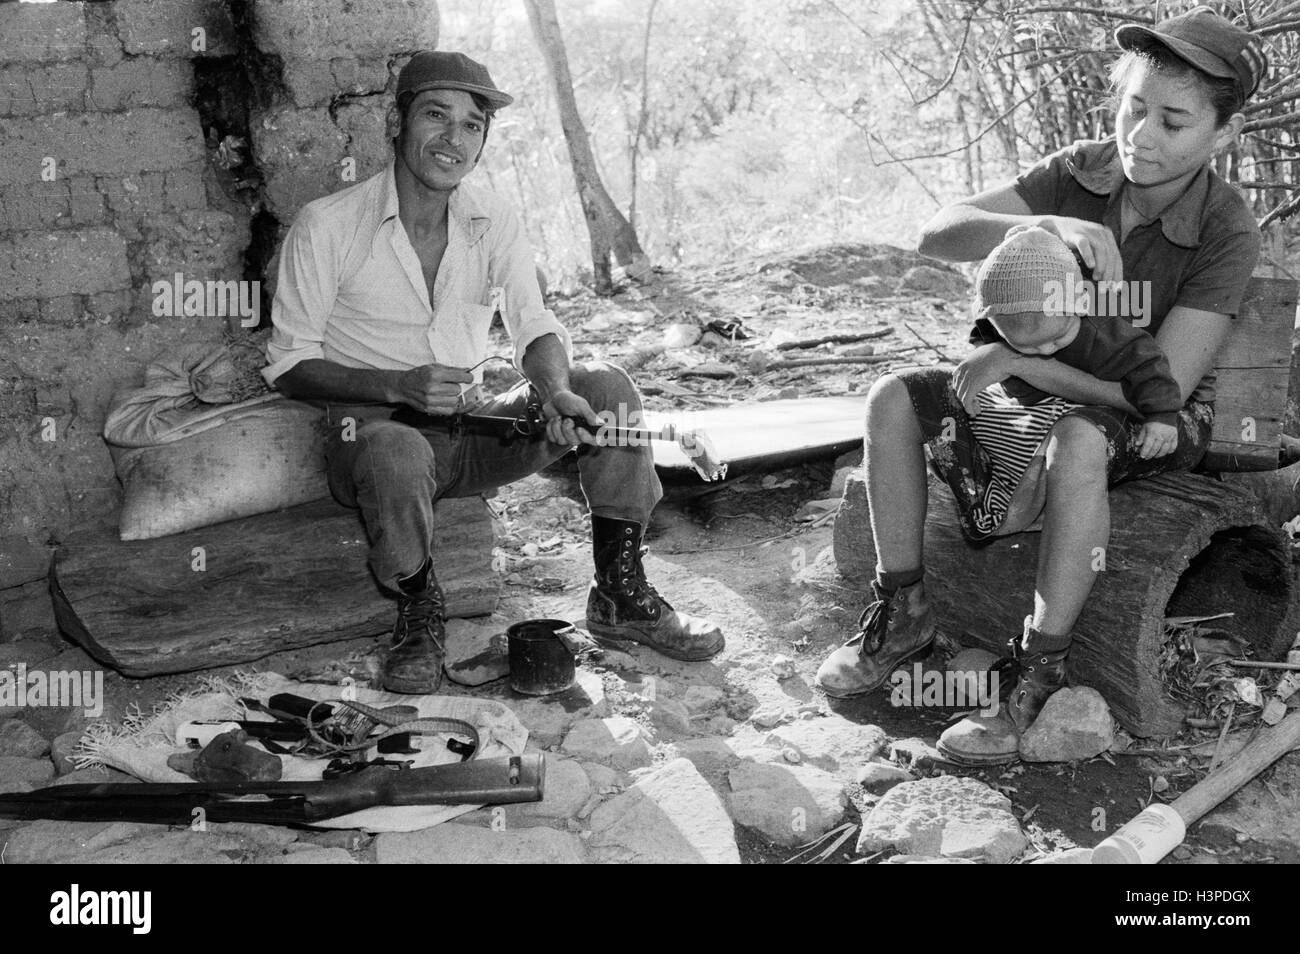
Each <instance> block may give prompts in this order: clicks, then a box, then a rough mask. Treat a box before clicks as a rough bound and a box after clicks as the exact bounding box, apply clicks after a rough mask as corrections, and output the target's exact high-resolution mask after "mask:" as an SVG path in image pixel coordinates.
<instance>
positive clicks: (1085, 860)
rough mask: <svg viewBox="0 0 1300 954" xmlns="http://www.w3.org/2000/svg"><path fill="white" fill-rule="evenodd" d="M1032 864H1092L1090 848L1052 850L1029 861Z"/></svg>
mask: <svg viewBox="0 0 1300 954" xmlns="http://www.w3.org/2000/svg"><path fill="white" fill-rule="evenodd" d="M1030 864H1032V865H1090V864H1092V849H1091V848H1069V849H1067V850H1065V851H1054V852H1052V853H1051V854H1050V855H1047V856H1046V857H1044V858H1038V859H1036V860H1034V861H1031V862H1030Z"/></svg>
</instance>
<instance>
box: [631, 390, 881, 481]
mask: <svg viewBox="0 0 1300 954" xmlns="http://www.w3.org/2000/svg"><path fill="white" fill-rule="evenodd" d="M865 414H866V398H865V396H864V395H851V396H847V397H826V398H794V399H791V400H783V401H762V402H759V403H756V404H738V405H734V406H732V407H723V408H712V409H710V410H707V411H690V412H681V413H672V414H659V413H653V412H647V414H646V423H647V424H648V425H649V426H650V427H654V428H659V427H662V426H663V425H664V424H666V423H668V422H670V421H671V422H673V423H676V424H677V425H678V426H679V427H684V428H693V429H696V430H700V431H704V432H705V433H707V434H708V436H709V439H710V440H711V441H712V442H713V446H714V448H715V449H716V450H717V452H718V456H719V458H720V459H722V460H724V461H726V462H727V464H728V467H729V472H730V473H732V474H737V473H743V472H744V471H745V470H746V469H751V468H753V467H756V466H760V465H761V466H764V467H769V468H773V467H781V466H785V465H787V464H790V463H795V462H797V461H800V460H809V459H815V458H818V457H827V456H833V455H836V454H842V453H844V452H846V451H848V450H852V449H853V448H854V447H858V446H860V445H861V444H862V433H863V417H864V415H865ZM653 446H654V458H655V466H656V467H657V468H659V469H660V470H661V471H663V472H667V473H668V474H670V475H671V474H673V473H678V474H680V473H689V474H694V472H695V471H694V469H693V468H692V466H691V461H690V458H688V457H687V456H686V454H685V453H684V452H683V451H682V449H681V448H680V447H678V446H677V445H675V444H670V443H667V442H664V441H655V442H654V445H653Z"/></svg>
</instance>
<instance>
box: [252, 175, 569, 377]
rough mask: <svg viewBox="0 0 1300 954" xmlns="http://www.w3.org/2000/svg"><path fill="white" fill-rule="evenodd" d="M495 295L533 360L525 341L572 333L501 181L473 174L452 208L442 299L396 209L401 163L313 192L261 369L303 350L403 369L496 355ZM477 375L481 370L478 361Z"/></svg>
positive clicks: (288, 255)
mask: <svg viewBox="0 0 1300 954" xmlns="http://www.w3.org/2000/svg"><path fill="white" fill-rule="evenodd" d="M494 304H497V305H498V307H499V308H500V310H501V317H502V320H503V321H504V323H505V327H506V331H507V332H508V333H509V335H510V339H511V341H512V342H513V344H514V349H515V355H514V360H515V365H516V367H520V368H522V361H523V355H524V351H525V349H526V348H527V347H528V345H529V344H531V343H532V342H533V341H535V340H536V339H537V338H540V337H542V336H543V335H548V334H554V335H556V336H557V337H559V339H560V341H561V342H562V343H563V345H564V349H565V352H566V353H567V354H568V355H569V357H570V360H572V356H573V345H572V342H571V341H570V339H569V335H568V332H566V331H565V329H564V327H563V326H562V325H561V324H560V323H559V322H558V321H557V320H556V318H555V315H554V314H552V313H551V311H550V310H549V309H547V308H546V306H545V305H544V304H543V303H542V295H541V290H540V289H539V288H538V286H537V273H536V268H535V263H534V260H533V252H532V249H531V247H530V246H529V244H528V239H527V237H526V236H525V235H524V231H523V228H522V226H521V225H520V222H519V218H518V216H517V215H516V214H515V212H514V210H513V209H511V208H510V206H509V205H508V204H506V203H505V202H504V201H503V200H501V199H499V198H497V197H496V196H495V195H493V194H492V193H490V192H487V191H485V190H481V189H477V188H475V187H474V186H470V185H465V184H464V183H462V184H461V185H459V186H457V187H456V189H455V190H454V191H453V192H452V193H451V199H450V201H449V203H448V208H447V250H446V252H445V253H444V254H443V258H442V263H441V264H440V265H439V267H438V275H437V279H436V280H435V282H434V288H433V301H432V302H430V301H429V292H428V288H427V286H426V284H425V281H424V274H423V272H422V271H421V268H420V260H419V257H418V256H417V255H416V254H415V249H414V248H413V247H412V245H411V241H410V239H409V237H408V236H407V234H406V229H405V227H403V225H402V223H401V220H400V219H398V217H397V185H396V181H395V179H394V176H393V166H392V165H391V164H390V165H389V166H388V168H387V169H386V170H385V171H384V172H381V173H379V174H378V175H375V176H372V177H371V178H369V179H367V180H365V181H364V182H359V183H357V184H356V185H355V186H351V187H350V188H347V189H343V190H341V191H339V192H336V193H333V194H332V195H328V196H325V197H323V198H320V199H317V200H315V201H314V202H310V203H308V204H307V205H306V206H304V207H303V209H302V210H301V211H300V212H299V213H298V216H297V218H296V219H295V220H294V223H293V227H292V228H291V229H290V230H289V234H288V235H287V236H286V237H285V240H284V247H283V248H282V249H281V252H280V268H279V278H278V283H277V287H276V292H275V300H274V302H273V304H272V306H271V322H272V325H273V329H272V333H271V339H270V342H269V343H268V344H267V359H268V361H269V364H268V365H267V367H266V368H265V369H264V370H263V371H262V375H263V377H265V378H266V381H267V383H268V384H271V385H274V384H275V381H276V379H277V378H278V377H280V375H282V374H284V373H285V372H286V371H288V370H289V369H290V368H292V367H293V366H294V365H296V364H298V363H299V362H300V361H305V360H307V359H309V358H324V359H325V360H327V361H333V362H335V363H337V364H341V365H345V366H347V367H351V368H375V369H380V370H389V371H404V370H408V369H410V368H416V367H420V366H422V365H426V364H434V363H437V364H443V365H448V366H451V367H458V368H469V367H472V366H473V365H475V364H478V363H479V362H480V361H482V360H483V358H485V357H486V356H487V344H488V330H489V327H490V325H491V323H492V315H493V312H494V307H493V306H494ZM474 380H475V382H479V381H481V380H482V370H481V369H479V370H476V371H475V372H474Z"/></svg>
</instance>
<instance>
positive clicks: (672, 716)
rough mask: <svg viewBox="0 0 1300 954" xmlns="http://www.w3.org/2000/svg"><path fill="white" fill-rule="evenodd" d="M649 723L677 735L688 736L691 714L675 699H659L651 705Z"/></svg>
mask: <svg viewBox="0 0 1300 954" xmlns="http://www.w3.org/2000/svg"><path fill="white" fill-rule="evenodd" d="M650 721H651V722H652V723H653V724H654V725H656V726H658V727H659V728H660V729H665V730H667V731H668V732H670V733H675V734H677V735H689V734H690V731H691V714H690V712H689V711H688V710H687V708H686V706H684V705H683V704H682V703H680V702H678V701H677V700H676V699H660V700H658V701H656V702H655V703H654V704H653V705H651V707H650Z"/></svg>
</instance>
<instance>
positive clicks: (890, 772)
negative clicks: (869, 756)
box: [857, 762, 916, 795]
mask: <svg viewBox="0 0 1300 954" xmlns="http://www.w3.org/2000/svg"><path fill="white" fill-rule="evenodd" d="M915 780H916V776H914V775H913V774H912V773H911V772H909V771H907V770H906V769H902V768H899V767H898V766H897V765H890V764H889V763H888V762H868V763H867V764H866V765H864V766H862V768H860V769H858V773H857V781H858V784H859V785H861V786H862V787H863V788H865V789H866V790H867V791H868V792H873V793H875V794H876V795H882V794H884V793H885V792H887V791H889V790H890V789H891V788H893V787H894V786H895V785H897V784H899V783H900V782H912V781H915Z"/></svg>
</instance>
